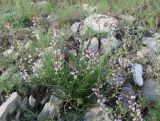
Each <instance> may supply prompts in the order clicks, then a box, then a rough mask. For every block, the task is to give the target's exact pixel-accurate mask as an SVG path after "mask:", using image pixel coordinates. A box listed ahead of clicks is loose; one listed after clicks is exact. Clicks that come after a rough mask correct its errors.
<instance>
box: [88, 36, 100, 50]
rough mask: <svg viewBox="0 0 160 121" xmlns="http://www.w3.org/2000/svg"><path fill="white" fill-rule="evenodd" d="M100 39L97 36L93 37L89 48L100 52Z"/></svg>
mask: <svg viewBox="0 0 160 121" xmlns="http://www.w3.org/2000/svg"><path fill="white" fill-rule="evenodd" d="M99 46H100V45H99V40H98V38H97V37H93V38H92V39H91V40H90V42H89V45H88V49H89V50H93V51H94V52H96V53H98V52H99Z"/></svg>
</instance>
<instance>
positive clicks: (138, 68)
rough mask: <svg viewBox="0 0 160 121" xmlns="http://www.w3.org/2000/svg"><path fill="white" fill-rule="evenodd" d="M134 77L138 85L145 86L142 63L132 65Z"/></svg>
mask: <svg viewBox="0 0 160 121" xmlns="http://www.w3.org/2000/svg"><path fill="white" fill-rule="evenodd" d="M132 72H133V79H134V82H135V84H136V85H138V86H143V77H142V74H143V68H142V65H140V64H138V63H135V64H133V66H132Z"/></svg>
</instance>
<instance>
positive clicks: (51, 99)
mask: <svg viewBox="0 0 160 121" xmlns="http://www.w3.org/2000/svg"><path fill="white" fill-rule="evenodd" d="M49 102H50V103H52V104H54V105H60V104H61V103H62V101H60V100H59V99H58V98H57V97H56V96H54V95H52V96H51V98H50V100H49Z"/></svg>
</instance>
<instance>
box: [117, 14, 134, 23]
mask: <svg viewBox="0 0 160 121" xmlns="http://www.w3.org/2000/svg"><path fill="white" fill-rule="evenodd" d="M119 18H120V19H122V20H125V21H127V22H134V21H135V20H136V19H135V18H134V17H133V16H132V15H120V16H119Z"/></svg>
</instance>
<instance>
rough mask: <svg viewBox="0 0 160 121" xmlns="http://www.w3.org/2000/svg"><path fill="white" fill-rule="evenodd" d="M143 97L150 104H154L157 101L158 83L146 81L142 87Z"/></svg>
mask: <svg viewBox="0 0 160 121" xmlns="http://www.w3.org/2000/svg"><path fill="white" fill-rule="evenodd" d="M143 94H144V96H145V97H146V98H147V99H148V100H149V101H150V102H151V103H152V104H155V103H157V101H158V97H160V96H159V95H158V82H157V81H154V80H146V81H145V82H144V86H143Z"/></svg>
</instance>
